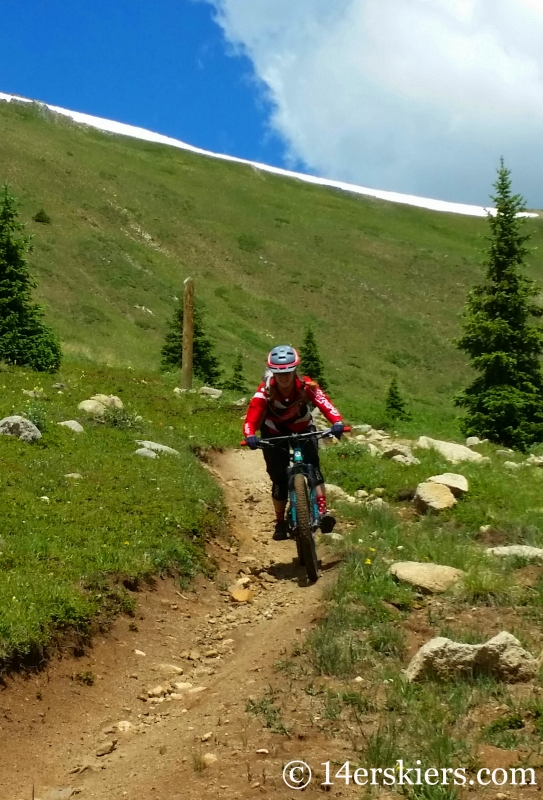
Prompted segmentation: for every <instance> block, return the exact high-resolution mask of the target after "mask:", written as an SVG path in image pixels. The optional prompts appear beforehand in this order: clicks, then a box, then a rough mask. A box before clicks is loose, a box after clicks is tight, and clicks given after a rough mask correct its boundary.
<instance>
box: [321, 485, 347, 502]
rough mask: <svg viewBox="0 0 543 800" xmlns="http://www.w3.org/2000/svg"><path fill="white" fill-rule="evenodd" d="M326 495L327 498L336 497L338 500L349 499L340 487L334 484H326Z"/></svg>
mask: <svg viewBox="0 0 543 800" xmlns="http://www.w3.org/2000/svg"><path fill="white" fill-rule="evenodd" d="M326 494H327V495H328V497H337V498H338V499H340V500H343V499H344V498H346V497H349V495H348V493H347V492H346V491H345V490H344V489H342V488H341V486H336V485H335V484H334V483H327V484H326Z"/></svg>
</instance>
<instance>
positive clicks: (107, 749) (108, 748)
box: [96, 739, 117, 757]
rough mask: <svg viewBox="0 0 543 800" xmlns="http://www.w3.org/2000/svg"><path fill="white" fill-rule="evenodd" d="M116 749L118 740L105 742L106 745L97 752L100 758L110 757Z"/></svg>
mask: <svg viewBox="0 0 543 800" xmlns="http://www.w3.org/2000/svg"><path fill="white" fill-rule="evenodd" d="M116 747H117V740H116V739H112V740H111V741H110V742H104V744H103V745H102V746H101V747H99V748H98V750H97V751H96V755H97V756H98V757H100V756H108V755H109V754H110V753H112V752H113V751H114V750H115V748H116Z"/></svg>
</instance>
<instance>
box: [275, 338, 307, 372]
mask: <svg viewBox="0 0 543 800" xmlns="http://www.w3.org/2000/svg"><path fill="white" fill-rule="evenodd" d="M299 364H300V356H299V355H298V352H297V350H295V349H294V347H290V346H289V345H286V344H282V345H279V346H278V347H274V348H273V350H270V352H269V353H268V369H269V370H270V371H271V372H273V373H276V374H283V373H285V372H295V371H296V368H297V367H298V365H299Z"/></svg>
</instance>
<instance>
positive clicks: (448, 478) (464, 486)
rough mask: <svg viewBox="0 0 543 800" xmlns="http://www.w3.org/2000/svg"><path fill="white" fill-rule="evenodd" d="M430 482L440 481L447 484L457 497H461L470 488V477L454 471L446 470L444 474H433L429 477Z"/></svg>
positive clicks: (444, 484)
mask: <svg viewBox="0 0 543 800" xmlns="http://www.w3.org/2000/svg"><path fill="white" fill-rule="evenodd" d="M428 480H429V481H430V483H440V484H442V485H443V486H447V487H448V488H449V489H450V490H451V492H452V493H453V494H454V496H455V497H460V496H461V495H463V494H466V492H467V491H468V490H469V484H468V479H467V478H465V477H464V476H463V475H457V474H456V473H454V472H444V473H443V474H442V475H432V477H431V478H428Z"/></svg>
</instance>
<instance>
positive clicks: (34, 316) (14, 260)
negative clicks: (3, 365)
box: [0, 186, 62, 372]
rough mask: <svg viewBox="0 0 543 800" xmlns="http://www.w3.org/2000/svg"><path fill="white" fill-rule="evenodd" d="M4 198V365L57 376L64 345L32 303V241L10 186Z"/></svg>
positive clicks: (0, 319) (0, 207) (0, 353)
mask: <svg viewBox="0 0 543 800" xmlns="http://www.w3.org/2000/svg"><path fill="white" fill-rule="evenodd" d="M2 192H3V196H2V197H1V198H0V361H5V362H7V363H8V364H17V365H19V366H24V367H30V369H33V370H36V371H37V372H54V371H55V370H57V369H58V368H59V366H60V361H61V357H62V354H61V349H60V343H59V341H58V339H57V337H56V335H55V334H54V332H53V331H52V330H51V329H50V328H49V327H48V326H47V325H45V323H44V322H43V316H44V312H43V309H42V307H41V306H39V305H37V304H36V303H33V302H32V289H34V288H35V287H36V282H35V281H34V279H33V278H32V277H31V275H30V273H29V271H28V259H27V256H28V254H29V253H30V252H31V249H32V248H31V246H30V237H28V236H27V235H26V234H25V233H24V225H23V223H22V222H20V221H19V219H18V212H17V207H16V201H15V198H14V197H13V195H12V194H11V193H10V191H9V189H8V187H7V186H4V187H3V189H2Z"/></svg>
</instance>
